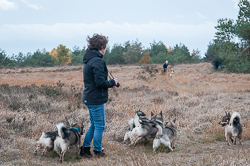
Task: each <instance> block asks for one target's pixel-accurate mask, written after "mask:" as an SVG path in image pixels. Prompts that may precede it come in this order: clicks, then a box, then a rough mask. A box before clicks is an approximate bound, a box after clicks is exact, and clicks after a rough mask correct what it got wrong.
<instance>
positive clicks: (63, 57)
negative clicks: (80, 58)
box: [50, 44, 71, 66]
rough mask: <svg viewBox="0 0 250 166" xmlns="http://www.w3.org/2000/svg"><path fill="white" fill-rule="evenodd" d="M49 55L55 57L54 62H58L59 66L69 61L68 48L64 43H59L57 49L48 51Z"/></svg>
mask: <svg viewBox="0 0 250 166" xmlns="http://www.w3.org/2000/svg"><path fill="white" fill-rule="evenodd" d="M50 55H51V56H52V59H55V60H56V61H55V63H57V64H59V65H60V66H61V65H62V64H63V65H67V64H69V63H71V55H70V49H68V48H66V46H64V45H61V44H60V45H59V46H58V47H57V49H55V48H54V49H53V50H52V51H51V52H50Z"/></svg>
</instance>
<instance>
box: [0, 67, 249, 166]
mask: <svg viewBox="0 0 250 166" xmlns="http://www.w3.org/2000/svg"><path fill="white" fill-rule="evenodd" d="M108 68H109V71H110V72H112V75H113V76H115V77H117V78H118V79H119V82H120V83H121V86H120V87H119V88H114V89H110V90H109V100H108V102H107V103H106V104H105V108H106V128H105V131H104V138H103V147H104V148H105V153H106V154H107V156H106V157H105V158H100V159H96V158H94V159H81V158H77V157H76V153H75V149H70V150H68V151H67V152H66V154H65V162H64V163H62V164H60V163H59V162H58V156H57V155H56V153H55V152H54V151H51V152H48V153H46V155H45V156H41V155H40V154H41V153H38V155H37V156H35V155H34V150H35V147H36V141H37V140H38V139H39V137H40V136H41V133H42V132H48V131H53V130H55V129H56V124H57V123H59V122H64V123H66V121H68V122H69V123H71V124H73V123H74V122H77V121H80V120H83V121H84V125H85V130H87V129H88V127H89V122H90V121H89V116H88V110H87V108H86V107H85V106H84V105H83V104H82V103H81V98H82V90H83V87H84V85H83V74H82V69H83V67H82V66H65V67H47V68H17V69H1V70H0V78H1V79H0V123H1V125H0V165H249V164H250V130H249V129H250V121H249V116H250V74H233V73H225V72H223V71H215V70H214V69H213V66H212V65H211V64H210V63H199V64H180V65H174V66H173V65H172V66H169V70H168V73H167V74H163V73H162V64H159V65H158V64H150V65H110V66H108ZM171 70H174V73H173V74H172V76H170V73H171ZM138 110H141V111H143V112H144V113H146V114H147V115H148V116H149V117H150V113H151V112H153V113H159V112H160V111H162V112H163V117H164V121H165V122H167V121H169V120H172V119H174V118H176V119H177V120H176V125H177V127H178V139H177V142H176V149H175V150H174V152H169V150H168V148H166V147H164V146H161V147H160V148H159V149H157V153H156V154H154V153H153V148H152V140H146V141H145V140H143V141H140V142H138V143H137V145H136V146H134V147H130V146H129V144H128V143H124V142H123V137H124V134H125V132H126V130H127V129H128V124H127V121H128V119H129V118H131V117H133V116H134V114H135V112H136V111H138ZM225 111H227V112H230V113H233V112H235V111H237V112H239V113H240V114H241V124H242V125H243V145H242V146H241V145H239V144H237V145H233V146H228V145H227V143H226V141H225V136H224V128H223V127H221V126H220V125H219V124H218V122H219V121H220V120H221V117H222V116H224V114H225ZM84 135H85V134H84ZM84 135H83V138H84ZM83 138H82V139H83ZM92 149H93V148H92Z"/></svg>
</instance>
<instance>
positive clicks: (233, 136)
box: [219, 112, 243, 146]
mask: <svg viewBox="0 0 250 166" xmlns="http://www.w3.org/2000/svg"><path fill="white" fill-rule="evenodd" d="M225 113H226V115H225V116H223V117H222V120H221V122H219V124H220V125H221V126H222V127H224V126H225V137H226V141H227V144H228V145H229V146H230V145H232V143H233V144H234V145H236V140H237V139H238V140H239V143H240V145H243V144H242V142H241V138H242V131H243V130H242V126H241V124H240V120H241V116H240V114H239V113H238V112H234V113H233V114H232V116H231V115H230V113H227V112H225Z"/></svg>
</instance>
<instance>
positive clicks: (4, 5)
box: [0, 0, 17, 10]
mask: <svg viewBox="0 0 250 166" xmlns="http://www.w3.org/2000/svg"><path fill="white" fill-rule="evenodd" d="M0 9H3V10H12V9H17V5H16V4H15V3H14V2H10V1H7V0H0Z"/></svg>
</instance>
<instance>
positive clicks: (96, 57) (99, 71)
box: [80, 34, 118, 158]
mask: <svg viewBox="0 0 250 166" xmlns="http://www.w3.org/2000/svg"><path fill="white" fill-rule="evenodd" d="M87 41H88V49H87V50H86V53H85V55H84V57H83V63H84V69H83V77H84V78H83V80H84V91H83V104H85V105H86V106H87V108H88V109H89V116H90V121H91V125H90V127H89V129H88V131H87V133H86V136H85V139H84V142H83V145H82V147H81V152H80V156H85V157H88V158H90V157H92V156H93V155H92V154H91V152H90V145H91V141H92V139H94V141H93V142H94V154H95V155H96V156H97V157H101V156H104V155H105V154H104V153H103V151H102V135H103V130H104V128H105V108H104V103H106V102H107V101H108V88H112V87H115V85H117V81H118V80H117V78H114V79H111V80H109V81H108V80H107V77H108V69H107V66H106V63H105V61H104V60H103V59H102V57H103V55H104V54H105V52H106V45H107V43H108V39H107V37H105V36H102V35H99V34H94V35H93V37H89V36H88V37H87Z"/></svg>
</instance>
